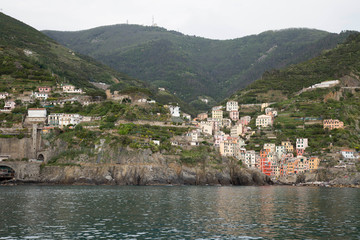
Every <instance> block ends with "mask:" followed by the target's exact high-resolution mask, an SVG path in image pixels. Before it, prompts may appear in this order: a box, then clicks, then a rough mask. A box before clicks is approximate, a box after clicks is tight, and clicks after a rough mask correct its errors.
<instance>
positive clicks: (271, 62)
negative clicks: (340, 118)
mask: <svg viewBox="0 0 360 240" xmlns="http://www.w3.org/2000/svg"><path fill="white" fill-rule="evenodd" d="M44 33H45V34H47V35H48V36H50V37H52V38H54V39H56V40H57V41H59V42H60V43H62V44H64V45H65V46H68V47H69V48H72V49H74V50H76V51H79V52H80V53H82V54H87V55H89V56H92V57H94V58H95V59H97V60H99V61H101V62H103V63H105V64H107V65H109V66H111V67H113V68H114V69H116V70H119V71H122V72H125V73H127V74H129V75H131V76H134V77H137V78H139V79H142V80H144V81H147V82H151V83H153V84H154V85H155V86H157V87H164V88H166V89H168V90H169V91H170V92H171V93H176V96H178V97H179V98H181V99H182V100H184V101H186V102H188V103H189V102H190V103H191V104H192V105H193V106H195V107H197V108H201V109H204V107H206V106H203V105H202V106H201V102H199V99H198V96H207V97H211V98H213V99H215V101H220V100H222V99H223V98H225V97H227V96H229V95H230V94H231V93H233V92H234V91H236V90H237V89H240V88H242V87H245V86H246V85H248V84H249V83H251V82H253V81H254V80H256V79H257V78H259V77H260V76H261V74H262V73H263V72H264V71H266V70H270V69H273V68H280V67H284V66H287V65H289V64H293V63H298V62H301V61H304V60H306V59H309V58H312V57H314V56H317V55H318V54H320V53H321V52H322V51H323V50H324V49H331V48H333V47H335V46H336V44H337V43H339V42H342V41H343V40H344V39H345V37H346V36H347V35H348V33H342V34H330V33H327V32H324V31H319V30H312V29H287V30H281V31H267V32H264V33H261V34H259V35H253V36H248V37H243V38H239V39H233V40H224V41H220V40H210V39H204V38H200V37H195V36H186V35H183V34H181V33H178V32H175V31H167V30H166V29H163V28H159V27H145V26H137V25H114V26H106V27H98V28H94V29H90V30H85V31H79V32H56V31H44Z"/></svg>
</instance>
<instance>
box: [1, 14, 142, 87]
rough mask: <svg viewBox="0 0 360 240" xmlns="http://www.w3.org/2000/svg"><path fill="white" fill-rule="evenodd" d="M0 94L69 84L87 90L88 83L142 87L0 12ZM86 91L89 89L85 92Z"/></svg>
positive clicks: (131, 79) (127, 77)
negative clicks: (7, 90) (8, 91)
mask: <svg viewBox="0 0 360 240" xmlns="http://www.w3.org/2000/svg"><path fill="white" fill-rule="evenodd" d="M0 26H1V27H0V62H1V63H2V67H1V68H0V86H1V87H0V92H1V91H4V90H5V89H11V88H13V89H15V90H16V91H20V92H22V91H24V90H28V91H31V90H35V88H36V87H37V86H54V85H55V84H56V83H60V82H69V83H71V84H74V85H75V86H77V87H81V88H83V89H84V88H85V89H86V90H87V91H91V90H90V89H95V87H94V86H93V85H92V84H91V83H90V82H103V83H108V84H113V83H117V84H122V86H123V88H124V89H125V88H128V87H130V86H138V87H144V84H143V83H141V82H140V81H138V80H135V79H133V78H131V77H129V76H127V75H125V74H122V73H118V72H116V71H114V70H112V69H110V68H109V67H107V66H105V65H102V64H100V63H98V62H96V61H94V60H93V59H91V58H90V57H87V56H83V55H81V54H78V53H74V52H73V51H71V50H69V49H67V48H66V47H63V46H61V45H59V44H57V43H56V42H55V41H54V40H52V39H50V38H49V37H47V36H46V35H44V34H43V33H41V32H39V31H37V30H36V29H34V28H32V27H29V26H27V25H25V24H24V23H22V22H20V21H17V20H15V19H13V18H11V17H9V16H6V15H5V14H3V13H0ZM88 89H89V90H88Z"/></svg>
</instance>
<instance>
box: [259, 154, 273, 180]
mask: <svg viewBox="0 0 360 240" xmlns="http://www.w3.org/2000/svg"><path fill="white" fill-rule="evenodd" d="M269 152H270V149H262V150H261V151H260V171H261V172H262V173H264V174H265V175H267V176H271V161H269V159H268V157H267V156H268V153H269Z"/></svg>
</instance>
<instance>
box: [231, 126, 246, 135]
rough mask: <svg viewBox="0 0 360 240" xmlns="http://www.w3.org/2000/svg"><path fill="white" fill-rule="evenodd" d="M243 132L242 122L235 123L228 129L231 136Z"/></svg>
mask: <svg viewBox="0 0 360 240" xmlns="http://www.w3.org/2000/svg"><path fill="white" fill-rule="evenodd" d="M242 133H243V126H242V124H239V125H235V126H233V127H232V128H231V129H230V136H232V137H238V136H239V135H241V134H242Z"/></svg>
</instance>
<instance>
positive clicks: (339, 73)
mask: <svg viewBox="0 0 360 240" xmlns="http://www.w3.org/2000/svg"><path fill="white" fill-rule="evenodd" d="M359 77H360V34H359V33H353V34H352V35H350V36H349V37H348V38H347V39H346V41H345V42H344V43H343V44H340V45H338V46H337V47H336V48H334V49H332V50H329V51H326V52H324V53H322V54H321V55H320V56H318V57H315V58H313V59H310V60H308V61H305V62H302V63H299V64H295V65H291V66H289V67H287V68H284V69H281V70H272V71H267V72H265V73H264V74H263V76H262V78H261V79H259V80H257V81H255V82H254V83H253V84H251V85H249V86H248V87H247V88H246V89H245V90H243V91H239V92H238V93H236V94H235V95H234V96H233V97H232V99H235V100H238V101H239V102H242V103H255V102H259V103H260V102H268V101H269V102H273V101H279V100H281V99H287V98H291V97H294V95H295V94H296V93H297V92H299V91H300V90H302V89H303V88H307V87H310V86H312V85H314V84H316V83H320V82H323V81H327V80H334V79H338V80H341V84H340V85H341V86H342V87H356V86H359Z"/></svg>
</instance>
